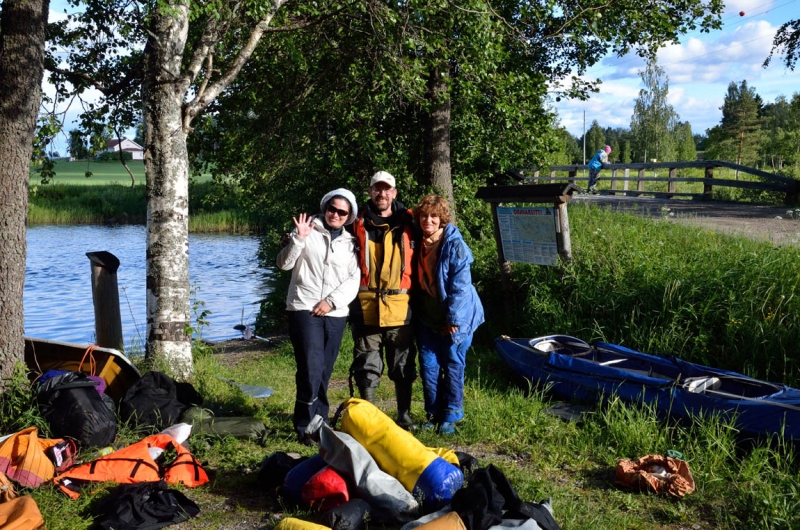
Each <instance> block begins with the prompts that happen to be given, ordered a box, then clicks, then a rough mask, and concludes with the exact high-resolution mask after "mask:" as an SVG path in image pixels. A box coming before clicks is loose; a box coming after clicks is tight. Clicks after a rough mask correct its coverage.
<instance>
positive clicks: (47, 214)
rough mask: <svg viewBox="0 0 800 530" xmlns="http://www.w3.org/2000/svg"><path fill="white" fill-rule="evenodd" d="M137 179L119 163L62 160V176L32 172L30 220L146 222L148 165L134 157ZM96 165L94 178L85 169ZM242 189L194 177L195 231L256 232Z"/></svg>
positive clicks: (192, 216)
mask: <svg viewBox="0 0 800 530" xmlns="http://www.w3.org/2000/svg"><path fill="white" fill-rule="evenodd" d="M129 166H130V167H131V170H132V171H133V172H134V175H136V185H135V186H131V183H130V177H129V176H128V175H127V173H126V172H125V170H124V168H123V167H122V166H121V165H120V164H119V163H114V162H91V163H90V164H88V165H87V163H86V162H58V163H57V165H56V175H57V176H56V179H55V182H54V183H51V184H41V183H39V181H38V179H37V178H36V177H32V179H31V186H30V194H29V201H28V202H29V207H28V224H29V225H40V224H103V223H107V224H116V223H123V224H143V223H145V222H146V216H147V202H146V196H145V184H144V182H145V181H144V167H143V165H142V162H141V161H132V162H130V163H129ZM87 168H88V169H89V170H91V171H92V172H93V175H92V176H91V177H89V178H87V177H85V176H84V172H85V171H86V170H87ZM240 203H241V201H240V200H239V191H238V190H237V189H236V188H235V187H233V186H225V187H220V186H218V185H216V184H214V183H213V182H211V180H210V179H209V178H200V179H193V180H192V182H191V184H190V186H189V231H190V232H225V233H244V232H256V231H258V228H259V221H258V218H257V216H255V215H253V214H251V213H247V212H245V211H243V209H242V208H241V207H240Z"/></svg>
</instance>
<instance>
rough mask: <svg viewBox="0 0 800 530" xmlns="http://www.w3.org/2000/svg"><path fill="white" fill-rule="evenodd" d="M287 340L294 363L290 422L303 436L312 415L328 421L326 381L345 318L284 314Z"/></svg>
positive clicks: (337, 352) (328, 379) (342, 331)
mask: <svg viewBox="0 0 800 530" xmlns="http://www.w3.org/2000/svg"><path fill="white" fill-rule="evenodd" d="M287 315H288V317H289V338H290V339H291V341H292V346H293V347H294V359H295V362H296V363H297V372H296V373H295V376H294V379H295V385H296V386H297V397H296V398H295V402H294V416H293V418H292V422H293V423H294V428H295V430H296V431H297V433H298V434H303V433H304V432H305V430H306V427H308V424H309V422H311V420H312V419H313V418H314V416H316V415H320V416H322V418H323V419H324V420H325V421H326V422H327V421H328V411H329V410H330V403H329V402H328V382H329V381H330V378H331V373H332V372H333V365H334V363H336V358H337V357H338V356H339V347H340V346H341V344H342V335H343V334H344V327H345V324H346V323H347V317H315V316H311V313H310V312H309V311H287Z"/></svg>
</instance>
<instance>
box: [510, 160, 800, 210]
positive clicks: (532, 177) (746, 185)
mask: <svg viewBox="0 0 800 530" xmlns="http://www.w3.org/2000/svg"><path fill="white" fill-rule="evenodd" d="M692 168H701V169H703V170H704V175H703V177H683V176H678V170H679V169H692ZM717 168H729V169H733V170H735V171H737V172H740V173H745V174H748V175H753V176H755V177H757V178H758V179H759V180H756V181H754V180H744V179H741V180H740V179H738V178H737V179H729V178H727V179H721V178H715V177H714V170H715V169H717ZM658 170H666V171H667V176H664V177H659V176H646V175H647V174H648V173H650V174H653V175H656V174H657V172H658ZM543 173H544V174H543ZM579 173H583V175H585V176H579ZM506 174H507V175H509V176H512V177H514V178H515V179H517V180H520V181H524V182H525V183H527V184H539V183H551V184H552V183H562V182H569V183H570V184H577V185H581V184H583V182H584V181H588V180H589V176H588V170H587V167H586V166H585V165H569V166H550V167H549V168H548V170H547V171H546V172H545V171H540V170H535V169H533V170H517V171H508V172H506ZM599 180H600V181H605V182H609V181H610V183H611V186H610V189H604V190H600V192H601V193H603V194H608V195H626V196H633V197H643V196H644V197H648V196H649V197H655V198H666V199H673V198H679V197H685V198H688V199H693V200H700V201H712V200H714V188H715V187H719V186H723V187H729V188H740V189H750V190H757V191H773V192H777V193H782V194H783V195H784V202H785V203H786V204H791V205H794V204H797V203H798V192H800V180H795V179H792V178H789V177H784V176H780V175H774V174H772V173H768V172H766V171H762V170H760V169H755V168H752V167H748V166H741V165H739V164H733V163H730V162H723V161H721V160H705V161H698V162H655V163H631V164H606V165H604V166H603V172H602V173H600V179H599ZM681 183H685V184H702V186H703V191H702V193H698V192H696V191H682V190H680V189H679V186H678V185H679V184H681ZM664 184H666V186H664ZM684 188H688V186H685V187H684Z"/></svg>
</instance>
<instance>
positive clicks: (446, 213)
mask: <svg viewBox="0 0 800 530" xmlns="http://www.w3.org/2000/svg"><path fill="white" fill-rule="evenodd" d="M414 220H415V221H416V222H417V224H418V225H419V227H420V229H421V231H422V244H421V245H420V248H419V249H418V252H417V256H418V258H417V259H418V261H417V279H418V287H419V288H418V292H417V293H416V294H417V296H416V303H415V305H416V311H415V313H414V316H415V318H416V323H417V326H416V327H417V344H418V346H419V362H420V372H421V375H422V388H423V393H424V395H425V412H426V413H427V417H428V421H427V423H425V424H424V425H423V428H438V430H439V432H441V433H445V434H451V433H453V432H455V424H456V422H458V421H460V420H461V419H463V418H464V368H465V366H466V357H467V350H468V349H469V347H470V345H471V344H472V334H473V333H474V332H475V329H476V328H477V327H478V326H480V325H481V324H482V323H483V306H482V305H481V301H480V298H478V293H477V291H476V290H475V287H474V286H473V285H472V275H471V274H470V264H471V263H472V262H473V261H474V260H473V258H472V252H471V251H470V249H469V247H467V245H466V243H464V238H463V237H462V236H461V232H459V231H458V228H456V227H455V226H454V225H452V224H451V223H450V207H449V205H448V203H447V199H445V198H444V197H441V196H439V195H428V196H426V197H424V198H423V199H422V201H420V203H419V204H418V205H417V207H416V208H415V209H414Z"/></svg>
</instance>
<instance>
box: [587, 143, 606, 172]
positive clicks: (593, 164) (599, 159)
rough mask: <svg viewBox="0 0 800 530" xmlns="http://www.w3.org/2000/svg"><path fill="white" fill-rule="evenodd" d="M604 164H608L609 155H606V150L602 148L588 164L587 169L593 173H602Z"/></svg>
mask: <svg viewBox="0 0 800 530" xmlns="http://www.w3.org/2000/svg"><path fill="white" fill-rule="evenodd" d="M603 164H608V153H606V150H605V148H601V149H600V150H599V151H598V152H596V153H595V154H594V156H593V157H592V159H591V160H589V163H588V164H586V167H588V168H589V169H591V170H592V171H600V170H601V169H603Z"/></svg>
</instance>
